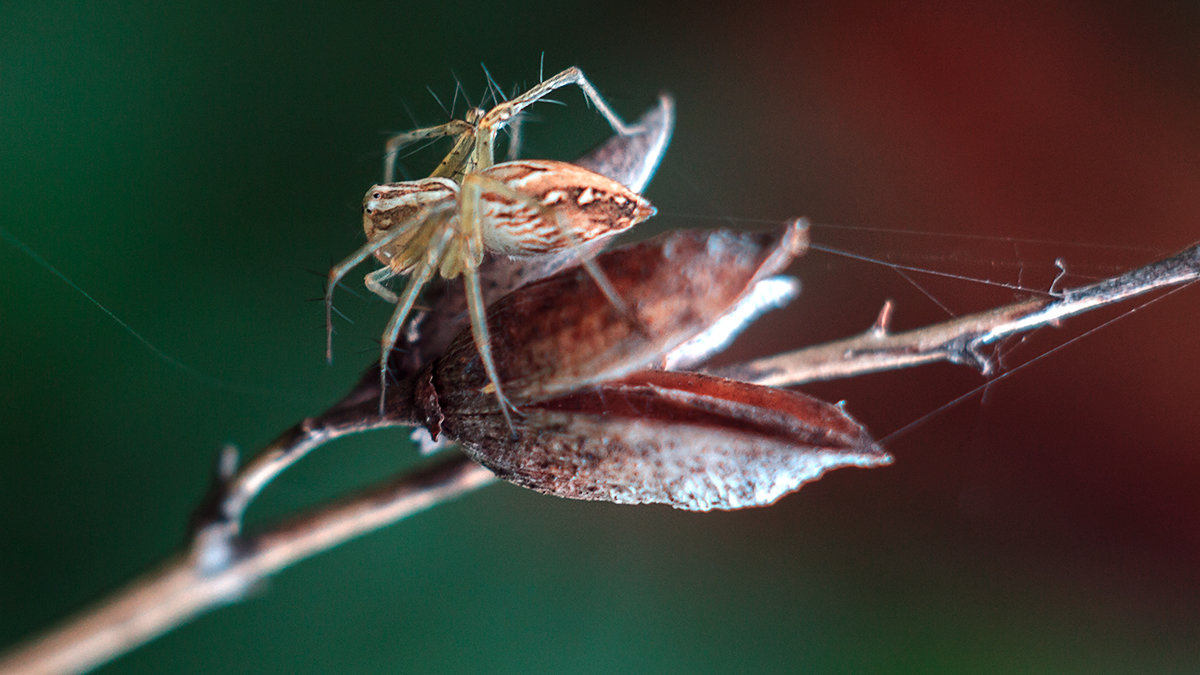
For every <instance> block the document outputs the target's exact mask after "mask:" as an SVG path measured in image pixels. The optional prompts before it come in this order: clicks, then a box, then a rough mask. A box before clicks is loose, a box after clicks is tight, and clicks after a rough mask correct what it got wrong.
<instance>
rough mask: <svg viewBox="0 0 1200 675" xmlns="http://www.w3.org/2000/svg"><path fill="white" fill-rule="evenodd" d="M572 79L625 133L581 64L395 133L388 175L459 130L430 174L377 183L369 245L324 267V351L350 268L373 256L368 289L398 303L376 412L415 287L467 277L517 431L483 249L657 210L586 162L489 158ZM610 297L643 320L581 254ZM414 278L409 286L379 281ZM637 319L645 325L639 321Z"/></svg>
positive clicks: (386, 340) (550, 243)
mask: <svg viewBox="0 0 1200 675" xmlns="http://www.w3.org/2000/svg"><path fill="white" fill-rule="evenodd" d="M568 84H577V85H578V86H579V87H580V88H581V89H583V91H584V93H585V95H587V97H588V99H589V100H591V101H592V102H593V104H595V105H596V107H597V108H598V109H599V110H600V112H601V114H603V115H604V117H605V118H606V119H607V120H608V122H609V124H610V125H611V126H612V127H613V129H614V130H616V131H617V133H620V134H629V133H631V132H632V131H634V130H633V129H630V128H628V127H626V126H625V124H624V123H623V122H621V120H620V119H619V118H618V117H617V116H616V115H615V113H613V112H612V110H611V109H610V108H609V107H608V105H607V104H606V103H605V102H604V101H603V99H601V98H600V96H599V94H598V93H597V92H596V90H595V88H594V87H592V85H591V84H590V83H589V82H588V81H587V79H586V78H585V77H584V76H583V73H582V72H580V71H579V69H577V68H569V69H567V70H565V71H563V72H561V73H559V74H558V75H555V76H554V77H552V78H550V79H548V80H546V81H544V82H542V83H540V84H538V85H537V86H535V87H534V88H533V89H530V90H529V91H527V92H525V93H524V94H521V95H520V96H518V97H516V98H514V99H512V100H509V101H505V102H502V103H500V104H498V105H496V106H495V107H493V108H492V109H491V110H488V111H486V112H485V111H482V110H480V109H478V108H476V109H473V110H471V111H469V112H468V113H467V115H466V116H465V119H463V120H455V121H451V122H449V123H447V124H444V125H440V126H437V127H429V128H426V129H417V130H415V131H411V132H408V133H406V134H401V135H399V136H395V137H393V138H392V139H390V140H389V141H388V144H387V148H388V160H386V162H385V170H384V174H385V181H386V180H387V179H390V178H391V176H392V172H393V169H392V166H393V164H394V157H395V153H396V150H398V149H399V148H400V147H402V146H403V145H405V144H408V143H412V142H414V141H417V140H421V139H426V138H435V137H438V136H454V137H456V138H455V142H454V146H453V148H452V149H451V151H450V153H449V154H448V155H446V157H445V158H444V159H443V160H442V162H441V163H440V164H439V165H438V167H437V169H436V170H435V171H434V172H433V175H431V176H430V177H429V178H426V179H422V180H416V181H405V182H397V183H393V182H390V181H388V182H385V183H383V184H380V185H375V186H373V187H372V188H371V189H370V190H368V191H367V196H366V198H365V199H364V200H363V229H364V231H365V232H366V235H367V243H366V244H365V245H364V246H362V247H361V248H359V249H358V250H357V251H355V252H354V253H353V254H351V255H350V256H349V257H348V258H346V259H345V260H343V261H341V262H340V263H338V264H337V265H335V266H334V267H333V268H332V269H331V270H330V271H329V278H328V283H327V285H326V293H325V318H326V329H327V330H326V334H327V341H326V357H327V358H329V359H332V354H333V351H332V307H333V291H334V289H335V288H336V287H337V284H338V283H339V282H340V281H341V279H342V277H344V276H345V275H346V274H347V273H348V272H349V271H350V270H351V269H352V268H354V267H355V266H357V265H358V264H359V263H361V262H363V261H364V260H366V259H367V258H368V257H370V256H372V255H373V256H375V257H376V258H377V259H378V260H379V261H380V262H381V263H383V264H384V267H382V268H380V269H378V270H375V271H374V272H371V273H369V274H367V275H366V278H365V284H366V286H367V288H368V290H370V291H371V292H373V293H375V294H376V295H378V296H379V297H381V298H383V299H385V300H387V301H388V302H391V303H394V304H396V310H395V312H394V313H393V314H392V318H391V320H390V321H389V322H388V325H387V327H386V328H385V329H384V333H383V339H382V341H381V344H380V364H379V368H380V372H379V378H380V399H379V408H380V414H382V413H383V409H384V403H385V394H386V391H387V361H388V355H389V353H390V352H391V350H392V348H393V347H394V346H395V344H396V341H397V340H398V339H399V335H400V330H401V328H402V327H403V325H404V322H405V320H406V319H407V318H408V316H409V314H410V313H411V312H412V309H413V306H414V304H415V303H416V299H417V296H418V295H419V294H420V291H421V290H422V289H423V288H424V287H425V285H426V284H428V283H429V281H430V280H431V279H432V278H433V276H434V275H435V274H440V275H441V276H442V277H444V278H446V279H454V278H456V277H458V276H459V275H462V277H463V283H464V288H465V291H466V293H465V294H466V299H467V311H468V315H469V317H470V320H471V331H472V337H473V338H474V341H475V346H476V349H478V351H479V355H480V360H481V361H482V363H483V366H484V369H485V370H486V372H487V375H488V379H489V381H490V383H491V384H490V388H491V389H492V390H493V393H494V394H495V395H496V397H497V399H498V401H499V402H500V409H501V411H502V412H503V413H504V417H505V419H506V420H507V421H508V423H509V426H510V428H511V427H512V420H511V417H510V416H509V410H515V409H516V408H515V406H513V405H512V404H511V403H510V402H509V401H508V399H507V398H506V397H505V396H504V392H503V390H502V389H501V386H500V377H499V375H498V373H497V371H496V366H495V363H494V361H493V359H492V354H491V347H490V340H489V336H488V328H487V323H486V321H485V315H486V308H485V306H484V302H483V294H482V291H481V288H480V283H479V277H478V273H477V270H478V268H479V266H480V265H481V264H482V262H483V255H484V252H485V251H491V252H493V253H497V254H501V255H509V256H533V255H540V254H544V253H550V252H555V251H562V250H565V249H569V248H573V247H576V246H579V245H581V244H584V243H586V242H588V241H592V240H595V239H598V238H601V237H607V236H610V235H613V234H616V233H618V232H621V231H624V230H626V229H628V228H630V227H632V226H634V225H636V224H637V223H640V222H642V221H643V220H645V219H647V218H649V217H650V216H652V215H653V214H654V207H653V206H651V205H650V203H649V202H648V201H646V199H645V198H643V197H642V196H640V195H638V194H637V193H636V192H634V191H633V190H630V189H629V188H627V187H625V186H624V185H621V184H620V183H618V182H616V181H614V180H611V179H609V178H606V177H604V176H601V175H600V174H597V173H594V172H591V171H588V170H586V169H583V168H581V167H578V166H575V165H572V164H568V163H565V162H557V161H551V160H523V161H510V162H504V163H501V164H494V160H493V147H494V142H495V138H496V135H497V133H498V132H499V131H500V130H501V129H502V128H504V127H505V126H507V125H508V124H510V123H512V122H513V121H514V120H515V119H516V116H517V115H519V114H520V113H521V111H522V110H524V109H525V108H526V107H528V106H530V105H532V104H533V103H535V102H536V101H538V100H539V99H541V98H543V97H545V96H546V95H547V94H549V93H550V92H551V91H554V90H555V89H558V88H561V87H564V86H566V85H568ZM582 264H583V266H584V267H585V268H586V269H587V270H588V272H589V273H591V275H592V277H593V278H594V279H595V280H596V283H597V284H598V285H599V286H600V288H601V290H603V291H604V294H605V295H606V296H608V298H609V299H610V300H611V301H612V302H613V303H614V305H615V306H617V307H618V309H620V310H621V311H622V313H624V314H625V315H626V316H629V317H630V319H631V321H633V322H634V323H635V324H637V320H636V318H634V317H633V315H632V314H631V313H630V311H629V310H628V308H626V307H625V305H624V303H623V302H622V301H621V300H620V298H619V297H617V295H616V293H615V292H614V291H613V290H612V286H611V284H610V283H608V280H607V279H606V278H605V277H604V275H603V273H602V272H601V271H600V270H599V268H598V267H596V266H595V263H594V262H592V261H591V260H590V259H584V260H583V261H582ZM400 275H408V276H409V280H408V285H407V286H406V288H405V290H404V293H403V294H402V295H399V296H398V295H396V294H395V293H393V292H392V291H391V290H389V289H388V288H387V287H386V286H384V284H383V282H384V281H386V280H387V279H389V278H391V277H393V276H400ZM637 325H640V324H637Z"/></svg>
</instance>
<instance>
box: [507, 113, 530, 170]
mask: <svg viewBox="0 0 1200 675" xmlns="http://www.w3.org/2000/svg"><path fill="white" fill-rule="evenodd" d="M524 123H525V116H524V115H517V116H516V117H514V118H513V119H512V120H510V121H509V123H508V153H507V156H506V157H505V159H506V160H507V161H510V162H511V161H513V160H514V159H517V157H518V156H519V155H520V154H521V127H522V125H524Z"/></svg>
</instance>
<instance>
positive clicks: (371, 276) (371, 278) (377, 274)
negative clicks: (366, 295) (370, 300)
mask: <svg viewBox="0 0 1200 675" xmlns="http://www.w3.org/2000/svg"><path fill="white" fill-rule="evenodd" d="M393 276H395V272H393V271H392V268H390V267H380V268H379V269H377V270H375V271H374V272H368V273H367V276H365V277H363V285H364V286H366V287H367V290H368V291H371V292H372V293H374V294H375V295H378V296H379V297H381V298H383V299H384V300H387V301H388V302H390V303H392V304H393V305H394V304H396V303H397V302H400V298H399V296H397V295H396V294H395V293H393V292H392V290H391V289H390V288H388V287H387V286H384V285H383V282H385V281H387V280H388V279H391V278H392V277H393Z"/></svg>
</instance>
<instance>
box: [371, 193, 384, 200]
mask: <svg viewBox="0 0 1200 675" xmlns="http://www.w3.org/2000/svg"><path fill="white" fill-rule="evenodd" d="M371 199H383V193H382V192H372V193H371Z"/></svg>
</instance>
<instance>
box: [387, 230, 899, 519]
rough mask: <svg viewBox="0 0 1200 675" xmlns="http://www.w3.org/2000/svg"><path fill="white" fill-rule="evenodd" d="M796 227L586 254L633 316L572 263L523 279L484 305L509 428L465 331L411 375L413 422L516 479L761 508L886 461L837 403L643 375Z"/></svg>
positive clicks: (746, 284)
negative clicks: (512, 414)
mask: <svg viewBox="0 0 1200 675" xmlns="http://www.w3.org/2000/svg"><path fill="white" fill-rule="evenodd" d="M806 241H807V240H806V230H805V229H804V228H803V226H801V225H800V224H794V225H793V226H791V227H789V228H788V229H787V230H785V231H784V232H783V233H782V234H776V235H752V234H733V233H729V232H684V233H674V234H671V235H667V236H665V237H662V238H659V239H657V240H654V241H651V242H646V243H643V244H640V245H637V246H631V247H627V248H625V249H620V250H617V251H612V252H609V253H607V254H605V255H603V256H601V257H600V258H599V259H598V263H599V264H600V265H601V267H602V268H603V269H604V271H605V274H606V275H607V276H608V277H609V279H610V281H612V283H613V285H614V287H616V289H617V292H618V293H620V294H621V297H622V298H624V299H625V300H626V302H627V303H628V305H629V308H630V311H632V312H633V313H634V314H635V315H636V317H637V321H638V324H637V325H635V324H633V322H631V321H630V319H629V317H627V316H625V315H624V314H622V313H621V312H620V311H618V310H617V309H616V308H614V307H613V306H612V303H610V302H609V301H608V299H607V298H606V297H605V296H604V295H603V293H602V292H601V291H600V290H599V289H597V288H595V285H594V283H593V282H592V280H591V279H590V277H587V276H586V275H585V274H584V273H582V272H579V271H568V272H564V273H560V274H559V275H556V276H554V277H551V278H549V279H545V280H543V281H541V282H537V283H534V284H531V285H529V286H526V287H524V288H521V289H519V290H517V291H515V292H514V293H512V294H510V295H509V296H506V297H505V298H504V299H502V300H501V301H499V302H498V303H496V304H495V305H494V306H493V308H492V311H491V312H489V314H488V321H489V323H490V324H491V326H492V332H493V340H494V349H495V354H496V356H497V367H498V370H499V372H500V374H501V377H502V379H503V382H504V385H505V387H506V388H507V390H508V391H509V392H511V393H510V396H512V398H513V399H514V401H516V402H517V403H518V405H519V406H520V410H521V414H520V415H519V416H517V417H516V418H515V419H514V424H513V427H511V428H510V427H509V425H508V423H507V422H506V421H505V420H504V418H503V416H502V415H501V412H500V411H499V410H498V409H497V406H496V405H495V399H494V398H493V397H492V396H491V395H490V394H489V392H487V390H486V384H487V381H488V380H487V376H486V374H485V373H484V372H483V370H482V367H481V366H480V364H479V363H478V356H477V354H476V352H475V350H474V349H473V348H472V344H471V342H470V336H469V335H460V336H459V337H457V338H456V339H455V340H454V342H453V343H452V344H451V346H450V348H449V349H448V350H447V352H446V354H444V355H443V356H442V358H440V359H438V360H437V361H436V362H434V364H432V365H431V366H430V367H428V368H426V369H424V370H423V371H422V373H421V374H420V375H419V376H418V378H417V380H416V382H415V383H413V385H412V386H413V389H412V390H411V391H412V392H413V398H412V399H409V400H410V401H411V405H412V406H414V407H415V408H416V411H415V413H414V412H413V411H411V410H409V411H408V412H409V415H410V419H411V417H413V416H415V417H416V419H417V421H418V422H420V423H422V424H423V425H424V426H426V428H427V429H429V431H430V433H431V434H432V435H433V436H434V437H435V438H436V437H437V436H438V435H439V434H444V435H445V436H446V437H448V438H450V439H452V440H454V441H456V442H458V443H460V444H462V446H463V448H464V449H465V451H466V452H467V453H468V454H469V455H471V457H473V458H474V459H475V460H476V461H478V462H480V463H481V464H483V465H484V466H487V467H488V468H490V469H492V470H493V471H495V472H496V474H497V475H498V476H500V477H501V478H504V479H506V480H509V481H511V482H513V483H516V484H518V485H523V486H525V487H529V488H532V489H535V490H539V491H541V492H546V493H549V494H554V495H558V496H562V497H568V498H573V499H594V500H605V501H613V502H617V503H624V504H643V503H664V504H670V505H671V506H674V507H677V508H682V509H690V510H700V511H703V510H709V509H735V508H743V507H747V506H763V505H766V504H770V503H772V502H774V501H775V500H776V499H778V498H779V497H781V496H782V495H784V494H787V493H788V492H791V491H793V490H795V489H797V488H799V487H800V486H801V485H802V484H803V483H805V482H807V481H811V480H815V479H816V478H818V477H820V476H821V475H822V474H823V473H824V472H825V471H827V470H829V469H833V468H837V467H842V466H862V467H870V466H879V465H883V464H887V463H889V462H890V461H891V458H890V457H889V456H888V455H887V454H886V453H885V452H883V450H882V449H881V448H879V446H878V445H876V444H875V443H874V441H872V440H871V438H870V436H869V435H868V434H867V433H866V431H865V430H864V429H863V428H862V427H861V426H860V425H858V423H857V422H855V421H854V420H853V419H852V418H850V416H849V415H847V414H846V413H845V411H844V410H842V408H841V407H840V406H834V405H830V404H827V403H823V402H821V401H818V400H816V399H813V398H810V397H807V396H804V395H802V394H798V393H794V392H788V391H782V390H776V389H770V388H767V387H761V386H756V385H752V384H747V383H743V382H736V381H732V380H723V379H720V378H715V377H710V376H704V375H698V374H693V373H674V372H663V371H653V370H650V371H648V370H645V369H646V368H649V367H654V366H655V365H656V364H657V363H660V362H661V361H662V359H663V357H664V355H666V354H667V353H669V352H670V351H671V350H673V349H675V348H676V347H678V346H679V345H681V344H684V343H686V342H687V341H688V340H691V339H692V338H694V337H695V336H696V335H697V334H700V333H702V332H704V331H706V330H708V329H709V328H710V327H711V326H713V325H714V323H716V322H717V321H718V320H719V319H720V318H721V317H722V316H724V315H726V314H727V313H728V312H729V311H730V310H731V308H733V307H736V306H737V305H738V303H739V302H740V301H741V300H742V299H743V298H744V297H745V296H746V295H747V293H749V292H750V291H751V289H753V288H754V287H755V286H756V284H758V283H759V282H760V281H761V280H763V279H764V278H765V277H768V276H770V275H772V274H774V273H776V272H777V271H778V270H780V269H781V268H782V267H783V266H785V265H786V264H787V263H788V262H790V261H791V259H792V258H793V257H794V256H795V255H796V254H797V253H799V252H800V251H801V250H803V248H804V246H805V244H806Z"/></svg>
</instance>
